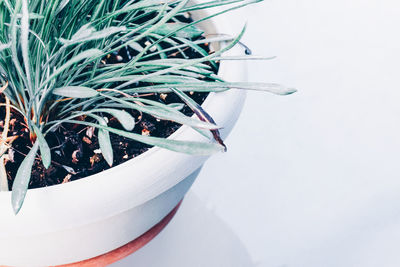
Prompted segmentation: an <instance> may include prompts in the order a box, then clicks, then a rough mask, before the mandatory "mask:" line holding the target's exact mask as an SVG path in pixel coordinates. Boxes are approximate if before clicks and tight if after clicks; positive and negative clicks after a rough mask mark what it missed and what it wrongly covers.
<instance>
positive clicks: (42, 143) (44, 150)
mask: <svg viewBox="0 0 400 267" xmlns="http://www.w3.org/2000/svg"><path fill="white" fill-rule="evenodd" d="M32 127H33V130H34V131H35V134H36V137H37V141H38V142H39V147H40V155H41V156H42V162H43V165H44V167H45V168H46V169H48V168H49V167H50V164H51V151H50V148H49V145H48V144H47V141H46V139H45V138H44V136H43V134H42V132H41V131H40V129H39V128H38V127H37V126H36V125H35V124H32Z"/></svg>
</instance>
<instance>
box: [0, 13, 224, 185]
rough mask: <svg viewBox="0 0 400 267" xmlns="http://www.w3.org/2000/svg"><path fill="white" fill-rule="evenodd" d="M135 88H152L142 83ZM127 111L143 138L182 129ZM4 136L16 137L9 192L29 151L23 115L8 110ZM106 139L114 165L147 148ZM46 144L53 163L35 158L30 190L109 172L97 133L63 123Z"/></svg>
mask: <svg viewBox="0 0 400 267" xmlns="http://www.w3.org/2000/svg"><path fill="white" fill-rule="evenodd" d="M180 20H181V21H182V22H190V21H191V19H190V18H187V17H186V18H185V17H183V16H181V17H180ZM199 38H204V37H199ZM148 41H150V40H142V41H141V43H142V45H143V46H145V42H148ZM160 45H161V46H162V47H169V46H170V45H169V44H168V43H161V44H160ZM202 48H203V49H205V50H206V51H208V52H209V53H210V49H209V47H208V44H205V45H202ZM135 53H137V52H136V51H135V50H133V49H131V48H125V49H121V50H120V51H119V52H118V53H117V54H111V55H109V56H108V57H107V58H105V59H104V61H105V63H115V61H119V62H121V58H122V60H123V61H128V60H129V59H130V58H131V57H134V56H135ZM185 54H186V56H189V57H190V58H198V57H200V55H199V54H198V53H197V52H196V51H195V50H193V49H191V48H187V49H185ZM167 56H168V57H169V58H182V57H183V55H182V54H181V53H180V52H179V51H177V50H172V51H170V52H169V53H168V54H167ZM213 70H214V72H215V73H217V69H216V68H213ZM140 85H141V86H142V85H151V84H144V83H141V84H140ZM207 95H208V93H197V92H190V93H189V96H191V98H192V99H194V100H195V101H196V102H197V103H199V104H201V103H203V101H204V100H205V98H206V97H207ZM142 97H145V98H147V99H151V100H155V101H159V102H161V103H165V104H171V103H181V104H184V103H183V102H182V101H181V99H180V98H179V97H178V96H176V95H175V94H173V93H168V94H148V95H144V96H142ZM4 100H5V99H4V96H2V97H1V100H0V102H1V103H4ZM126 111H128V112H130V113H131V114H132V115H133V116H134V118H135V120H136V125H135V128H134V130H133V132H135V133H139V134H142V135H150V136H155V137H168V136H170V135H171V134H172V133H173V132H175V131H176V130H177V129H178V128H179V127H180V126H181V125H180V124H177V123H173V122H171V121H165V120H159V119H157V118H155V117H152V116H150V115H147V114H144V113H143V114H142V113H139V112H137V111H134V110H126ZM181 112H182V113H184V114H185V115H188V116H191V115H193V112H192V110H191V109H190V108H189V107H188V106H186V105H184V107H183V108H182V109H181ZM103 116H104V117H106V118H107V120H108V121H109V123H108V125H109V126H110V127H114V128H119V129H122V127H121V125H120V124H119V122H118V121H117V120H116V119H115V118H113V117H111V116H109V115H106V114H104V115H103ZM4 117H5V109H4V108H0V118H4ZM82 119H84V118H82ZM3 126H4V121H0V130H2V128H3ZM9 136H12V137H16V139H15V140H13V143H12V148H10V149H9V150H8V152H7V153H8V156H7V157H6V160H7V163H6V171H7V177H8V180H9V188H10V190H11V188H12V184H13V180H14V177H15V175H16V173H17V170H18V167H19V166H20V164H21V162H22V160H23V159H24V157H25V156H26V154H27V153H28V152H29V148H30V147H31V146H32V141H31V138H30V135H29V131H28V129H27V126H26V123H25V121H24V119H23V117H22V116H21V115H19V114H18V113H16V112H12V115H11V121H10V130H9ZM110 136H111V142H112V145H113V149H114V162H113V167H114V166H117V165H119V164H121V163H123V162H125V161H127V160H129V159H132V158H134V157H136V156H138V155H140V154H142V153H143V152H145V151H147V150H148V149H149V148H151V147H150V146H148V145H146V144H143V143H139V142H137V141H133V140H131V139H128V138H125V137H121V136H118V135H115V134H112V133H110ZM46 140H47V142H48V144H49V146H50V148H51V158H52V164H51V166H50V168H49V169H45V168H44V166H43V164H42V162H41V159H40V157H39V156H38V157H37V158H36V160H35V163H34V166H33V168H32V175H31V180H30V184H29V188H30V189H32V188H39V187H45V186H51V185H56V184H61V183H67V182H70V181H73V180H77V179H80V178H83V177H86V176H89V175H93V174H96V173H99V172H101V171H103V170H106V169H108V168H110V166H109V165H108V164H107V162H106V161H105V160H104V158H103V156H102V154H101V151H100V149H99V143H98V139H97V130H95V129H94V128H91V127H85V126H81V125H71V124H63V125H61V126H60V127H59V128H58V129H57V130H56V131H55V132H52V133H50V134H48V135H47V136H46Z"/></svg>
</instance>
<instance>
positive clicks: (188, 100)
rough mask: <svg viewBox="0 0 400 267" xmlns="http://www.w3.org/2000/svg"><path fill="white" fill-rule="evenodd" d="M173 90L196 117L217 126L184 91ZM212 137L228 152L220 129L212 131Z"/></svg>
mask: <svg viewBox="0 0 400 267" xmlns="http://www.w3.org/2000/svg"><path fill="white" fill-rule="evenodd" d="M171 90H172V91H173V92H174V93H175V94H176V95H177V96H179V98H180V99H182V100H183V102H185V103H186V105H188V107H189V108H190V109H191V110H192V111H193V112H194V114H196V116H197V117H198V118H199V119H200V120H202V121H206V122H209V123H213V124H215V121H214V119H213V118H212V117H211V116H210V114H208V113H207V112H206V111H205V110H204V109H203V108H202V107H201V106H200V105H199V104H197V103H196V102H195V101H194V100H193V99H191V98H190V97H189V96H188V95H186V94H185V93H183V92H182V91H180V90H178V89H175V88H171ZM210 131H211V133H212V135H213V136H214V139H215V140H216V141H217V142H218V143H219V144H220V145H222V146H223V147H224V148H225V151H226V145H225V144H224V141H223V140H222V138H221V134H220V132H219V130H218V129H214V130H210Z"/></svg>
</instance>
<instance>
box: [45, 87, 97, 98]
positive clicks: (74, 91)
mask: <svg viewBox="0 0 400 267" xmlns="http://www.w3.org/2000/svg"><path fill="white" fill-rule="evenodd" d="M53 94H55V95H59V96H65V97H72V98H89V97H94V96H97V95H98V94H99V92H97V91H96V90H94V89H92V88H89V87H84V86H65V87H60V88H56V89H54V90H53Z"/></svg>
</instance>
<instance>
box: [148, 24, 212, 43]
mask: <svg viewBox="0 0 400 267" xmlns="http://www.w3.org/2000/svg"><path fill="white" fill-rule="evenodd" d="M185 26H186V27H185ZM183 27H185V28H183ZM181 28H182V29H181ZM172 32H175V33H173V34H172V36H175V37H181V38H187V39H193V38H196V37H199V36H201V35H202V34H203V33H204V32H203V31H202V30H200V29H199V28H197V27H196V26H194V25H190V26H187V24H184V23H179V22H174V23H165V24H164V25H161V26H160V27H158V28H157V29H156V30H155V31H154V33H155V34H160V35H168V34H170V33H172Z"/></svg>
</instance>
